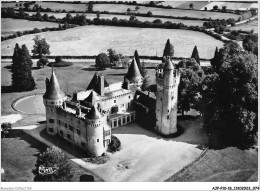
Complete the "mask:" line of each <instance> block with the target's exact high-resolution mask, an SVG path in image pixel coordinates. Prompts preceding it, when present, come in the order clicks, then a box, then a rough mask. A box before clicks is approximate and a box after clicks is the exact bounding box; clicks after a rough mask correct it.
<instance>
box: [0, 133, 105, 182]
mask: <svg viewBox="0 0 260 191" xmlns="http://www.w3.org/2000/svg"><path fill="white" fill-rule="evenodd" d="M45 150H46V145H44V144H43V143H41V142H39V141H37V140H36V139H34V138H33V137H31V136H30V135H28V134H26V133H24V132H23V131H21V130H12V131H11V134H10V136H9V137H8V138H3V139H1V167H2V168H3V169H4V171H5V172H4V174H1V181H3V182H32V181H33V179H34V175H33V173H32V170H33V169H34V168H35V163H36V160H37V155H38V154H39V153H40V152H43V151H45ZM71 165H72V174H73V179H72V181H74V182H79V177H80V175H82V174H84V173H86V174H92V173H91V172H89V171H88V170H86V169H84V168H82V167H80V166H79V165H77V164H75V163H74V162H71ZM95 181H102V180H101V179H100V178H99V177H97V176H96V177H95Z"/></svg>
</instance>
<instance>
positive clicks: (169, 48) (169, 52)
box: [163, 39, 174, 57]
mask: <svg viewBox="0 0 260 191" xmlns="http://www.w3.org/2000/svg"><path fill="white" fill-rule="evenodd" d="M173 55H174V47H173V45H172V44H171V43H170V39H168V40H167V42H166V44H165V48H164V51H163V57H167V56H170V57H173Z"/></svg>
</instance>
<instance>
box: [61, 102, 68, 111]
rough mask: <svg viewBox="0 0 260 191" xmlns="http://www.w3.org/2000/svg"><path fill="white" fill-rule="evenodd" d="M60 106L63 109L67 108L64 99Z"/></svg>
mask: <svg viewBox="0 0 260 191" xmlns="http://www.w3.org/2000/svg"><path fill="white" fill-rule="evenodd" d="M62 107H63V109H67V106H66V101H64V102H63V103H62Z"/></svg>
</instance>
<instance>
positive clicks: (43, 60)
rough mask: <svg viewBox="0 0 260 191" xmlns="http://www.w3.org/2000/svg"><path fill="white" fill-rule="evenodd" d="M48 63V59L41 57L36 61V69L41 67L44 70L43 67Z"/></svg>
mask: <svg viewBox="0 0 260 191" xmlns="http://www.w3.org/2000/svg"><path fill="white" fill-rule="evenodd" d="M48 63H49V61H48V59H47V58H45V57H43V58H41V59H39V60H38V61H37V67H39V68H41V67H43V68H44V66H46V65H47V64H48Z"/></svg>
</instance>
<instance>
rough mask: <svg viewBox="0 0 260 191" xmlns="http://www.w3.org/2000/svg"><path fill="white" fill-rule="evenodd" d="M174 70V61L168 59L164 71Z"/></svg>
mask: <svg viewBox="0 0 260 191" xmlns="http://www.w3.org/2000/svg"><path fill="white" fill-rule="evenodd" d="M173 69H174V66H173V64H172V61H171V60H170V58H169V57H167V59H166V62H165V64H164V67H163V70H173Z"/></svg>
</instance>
